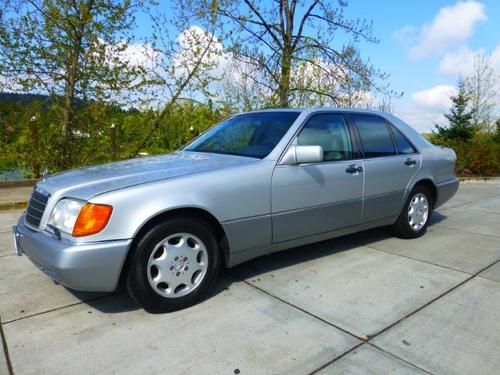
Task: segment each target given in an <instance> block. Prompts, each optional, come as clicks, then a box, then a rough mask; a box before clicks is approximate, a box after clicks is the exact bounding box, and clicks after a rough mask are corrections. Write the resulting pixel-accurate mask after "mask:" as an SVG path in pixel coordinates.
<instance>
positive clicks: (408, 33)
mask: <svg viewBox="0 0 500 375" xmlns="http://www.w3.org/2000/svg"><path fill="white" fill-rule="evenodd" d="M416 33H417V28H416V27H415V26H413V25H406V26H403V27H402V28H400V29H397V30H396V31H394V32H393V33H392V38H393V39H394V40H395V41H396V42H398V43H399V44H401V45H404V46H407V45H409V44H412V43H414V42H415V39H416V36H417V35H416Z"/></svg>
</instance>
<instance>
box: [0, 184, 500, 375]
mask: <svg viewBox="0 0 500 375" xmlns="http://www.w3.org/2000/svg"><path fill="white" fill-rule="evenodd" d="M19 214H20V211H3V212H0V317H1V334H2V343H3V346H4V348H3V353H1V352H0V374H8V373H9V371H12V372H13V373H15V374H59V373H63V374H89V373H119V374H123V373H131V374H133V373H141V374H153V373H162V374H183V373H185V374H188V373H198V374H264V373H270V374H280V373H286V374H307V373H316V372H319V373H321V374H337V373H342V374H345V373H362V374H364V373H375V374H388V373H397V374H406V373H425V372H427V373H439V374H442V373H456V374H469V373H479V374H498V373H499V371H500V319H499V314H500V262H499V260H500V185H498V184H462V185H461V187H460V190H459V192H458V194H457V196H456V197H455V198H454V199H453V200H451V201H450V202H449V203H448V204H447V205H446V206H444V207H442V208H440V209H439V210H438V211H437V212H435V213H434V215H433V218H432V225H431V226H430V227H429V230H428V232H427V234H426V235H425V236H424V237H422V238H420V239H417V240H400V239H396V238H393V237H391V236H390V234H388V233H387V231H386V230H385V229H377V230H371V231H367V232H363V233H359V234H355V235H351V236H348V237H343V238H339V239H335V240H332V241H328V242H324V243H321V244H317V245H314V246H305V247H301V248H297V249H294V250H290V251H288V252H283V253H278V254H274V255H271V256H267V257H262V258H259V259H256V260H254V261H252V262H250V263H247V264H244V265H241V266H239V267H237V268H235V269H231V270H229V271H226V272H224V273H223V275H222V277H221V280H220V282H219V283H218V285H217V288H216V290H215V291H214V293H213V295H212V296H211V297H210V298H209V299H207V300H206V301H205V302H203V303H201V304H200V305H198V306H195V307H192V308H190V309H187V310H184V311H180V312H176V313H171V314H163V315H149V314H147V313H145V312H144V311H143V310H141V309H138V308H137V306H136V305H134V303H133V302H132V301H131V300H130V299H129V298H128V297H127V296H126V294H125V293H124V292H118V293H115V294H113V295H109V294H107V295H104V294H90V293H77V292H71V291H69V290H67V289H65V288H64V287H62V286H59V285H55V284H54V283H52V282H51V281H50V280H49V279H48V278H47V277H46V276H45V275H43V274H42V273H41V272H40V271H38V270H37V269H36V268H35V267H34V266H33V265H31V264H30V262H29V261H28V259H27V258H26V257H16V256H14V255H12V254H13V249H12V245H11V243H12V240H11V235H10V233H9V230H10V226H11V225H12V224H13V223H14V222H15V220H16V217H17V216H18V215H19Z"/></svg>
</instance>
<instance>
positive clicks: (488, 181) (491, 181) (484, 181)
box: [458, 177, 500, 184]
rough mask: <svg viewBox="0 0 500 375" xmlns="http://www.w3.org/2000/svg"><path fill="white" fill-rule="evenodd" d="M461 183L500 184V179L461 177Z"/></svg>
mask: <svg viewBox="0 0 500 375" xmlns="http://www.w3.org/2000/svg"><path fill="white" fill-rule="evenodd" d="M458 179H459V180H460V182H461V183H465V184H467V183H469V184H500V177H459V178H458Z"/></svg>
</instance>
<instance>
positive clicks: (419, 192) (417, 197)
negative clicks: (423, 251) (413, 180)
mask: <svg viewBox="0 0 500 375" xmlns="http://www.w3.org/2000/svg"><path fill="white" fill-rule="evenodd" d="M432 205H433V202H432V198H431V193H430V191H429V189H428V188H427V187H425V186H423V185H417V186H415V187H414V188H413V190H412V191H411V192H410V194H409V195H408V199H407V200H406V202H405V204H404V206H403V210H402V212H401V214H400V215H399V217H398V220H397V221H396V223H395V224H394V225H393V229H394V232H395V234H396V236H398V237H400V238H417V237H420V236H422V235H423V234H424V233H425V232H426V230H427V225H428V224H429V221H430V219H431V214H432Z"/></svg>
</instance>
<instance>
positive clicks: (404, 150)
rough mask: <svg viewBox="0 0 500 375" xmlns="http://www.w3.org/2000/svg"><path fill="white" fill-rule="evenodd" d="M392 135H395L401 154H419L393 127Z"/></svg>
mask: <svg viewBox="0 0 500 375" xmlns="http://www.w3.org/2000/svg"><path fill="white" fill-rule="evenodd" d="M391 129H392V134H394V140H395V141H396V145H397V146H398V151H399V153H400V154H403V155H406V154H414V153H415V152H417V151H416V150H415V148H414V147H413V146H412V145H411V143H410V141H408V139H406V137H405V136H404V135H403V134H402V133H401V132H400V131H399V130H398V129H396V127H394V126H392V127H391Z"/></svg>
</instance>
